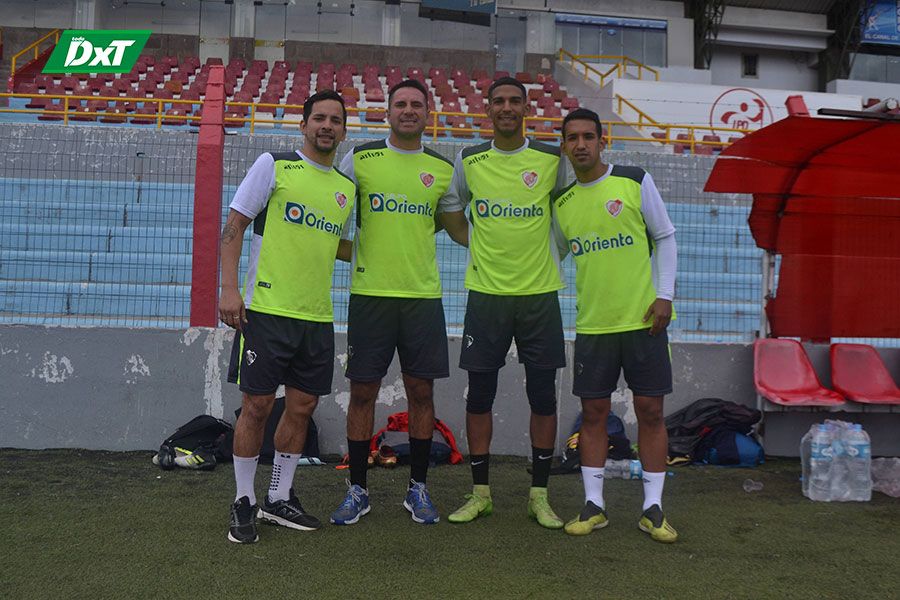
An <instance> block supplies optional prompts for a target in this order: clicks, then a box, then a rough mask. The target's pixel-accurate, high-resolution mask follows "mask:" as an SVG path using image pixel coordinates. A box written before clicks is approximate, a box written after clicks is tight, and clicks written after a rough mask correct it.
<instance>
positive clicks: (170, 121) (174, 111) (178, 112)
mask: <svg viewBox="0 0 900 600" xmlns="http://www.w3.org/2000/svg"><path fill="white" fill-rule="evenodd" d="M189 114H190V111H187V110H185V109H184V108H170V109H169V110H167V111H166V117H169V118H163V120H162V124H163V125H187V119H176V118H172V117H183V116H185V115H189Z"/></svg>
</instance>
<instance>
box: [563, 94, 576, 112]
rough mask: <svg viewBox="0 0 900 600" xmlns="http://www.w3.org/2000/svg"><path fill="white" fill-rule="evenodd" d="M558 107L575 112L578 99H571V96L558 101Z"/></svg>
mask: <svg viewBox="0 0 900 600" xmlns="http://www.w3.org/2000/svg"><path fill="white" fill-rule="evenodd" d="M560 106H561V107H562V108H564V109H565V110H575V109H576V108H578V98H572V97H571V96H569V97H566V98H563V99H562V100H561V101H560Z"/></svg>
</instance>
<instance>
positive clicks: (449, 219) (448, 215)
mask: <svg viewBox="0 0 900 600" xmlns="http://www.w3.org/2000/svg"><path fill="white" fill-rule="evenodd" d="M441 223H442V224H443V226H444V229H446V230H447V235H449V236H450V239H451V240H453V241H454V242H456V243H457V244H459V245H460V246H465V247H466V248H468V247H469V221H468V219H466V213H465V211H462V210H454V211H451V212H442V213H441Z"/></svg>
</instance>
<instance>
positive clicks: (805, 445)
mask: <svg viewBox="0 0 900 600" xmlns="http://www.w3.org/2000/svg"><path fill="white" fill-rule="evenodd" d="M815 427H818V425H813V426H812V427H810V428H809V431H807V432H806V433H805V434H804V435H803V438H801V440H800V468H801V470H802V476H801V479H800V488H801V490H802V491H803V495H804V496H806V497H807V498H809V477H810V471H809V454H810V447H811V444H812V442H811V440H812V433H813V428H815Z"/></svg>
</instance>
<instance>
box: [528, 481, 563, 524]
mask: <svg viewBox="0 0 900 600" xmlns="http://www.w3.org/2000/svg"><path fill="white" fill-rule="evenodd" d="M528 516H529V517H530V518H532V519H534V520H536V521H537V522H538V523H539V524H540V525H541V527H546V528H547V529H562V526H563V520H562V519H560V518H559V517H557V516H556V513H555V512H553V509H552V508H550V501H549V500H548V499H547V488H537V487H533V488H531V489H530V490H529V491H528Z"/></svg>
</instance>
